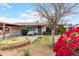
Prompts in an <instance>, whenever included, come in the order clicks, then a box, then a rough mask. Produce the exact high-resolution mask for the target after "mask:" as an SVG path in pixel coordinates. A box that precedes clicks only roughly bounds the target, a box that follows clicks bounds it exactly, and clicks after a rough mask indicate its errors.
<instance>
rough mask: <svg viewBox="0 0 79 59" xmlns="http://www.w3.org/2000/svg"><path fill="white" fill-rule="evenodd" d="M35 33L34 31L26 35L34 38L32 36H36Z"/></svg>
mask: <svg viewBox="0 0 79 59" xmlns="http://www.w3.org/2000/svg"><path fill="white" fill-rule="evenodd" d="M36 34H37V33H36V32H35V31H29V32H28V33H27V35H28V36H34V35H36Z"/></svg>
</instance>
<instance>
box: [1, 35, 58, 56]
mask: <svg viewBox="0 0 79 59" xmlns="http://www.w3.org/2000/svg"><path fill="white" fill-rule="evenodd" d="M58 37H59V36H56V39H57V38H58ZM22 39H23V38H22ZM13 40H14V39H13ZM23 40H25V39H23ZM5 41H7V40H5ZM19 41H21V40H20V39H19ZM10 43H11V42H10ZM12 43H13V42H12ZM15 43H16V42H15ZM5 44H6V43H5ZM50 44H51V36H49V35H43V36H39V37H38V38H37V39H36V40H35V41H33V42H32V43H31V44H29V45H26V46H23V47H19V48H16V49H8V50H0V54H2V55H8V56H9V55H11V56H12V55H14V56H17V55H18V56H20V55H22V56H52V55H54V54H53V51H52V49H51V48H50Z"/></svg>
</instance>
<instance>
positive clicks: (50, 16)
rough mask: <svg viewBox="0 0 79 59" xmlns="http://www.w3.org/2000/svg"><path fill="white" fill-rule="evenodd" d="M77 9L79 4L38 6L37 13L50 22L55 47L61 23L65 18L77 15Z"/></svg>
mask: <svg viewBox="0 0 79 59" xmlns="http://www.w3.org/2000/svg"><path fill="white" fill-rule="evenodd" d="M77 7H78V4H69V3H50V4H38V8H37V9H36V11H38V13H39V15H40V16H41V17H42V18H46V19H47V20H48V23H49V24H50V27H51V28H52V45H54V39H55V38H54V37H55V28H56V27H57V25H58V23H59V21H60V20H61V19H62V18H64V17H65V16H69V15H72V14H76V13H77V12H76V9H77Z"/></svg>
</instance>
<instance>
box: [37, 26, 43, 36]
mask: <svg viewBox="0 0 79 59" xmlns="http://www.w3.org/2000/svg"><path fill="white" fill-rule="evenodd" d="M41 32H42V30H41V26H39V27H38V34H39V35H41Z"/></svg>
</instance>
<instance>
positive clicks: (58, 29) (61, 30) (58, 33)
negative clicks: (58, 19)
mask: <svg viewBox="0 0 79 59" xmlns="http://www.w3.org/2000/svg"><path fill="white" fill-rule="evenodd" d="M64 31H65V28H64V27H63V26H59V27H58V28H56V29H55V34H56V35H60V34H63V32H64Z"/></svg>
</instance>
